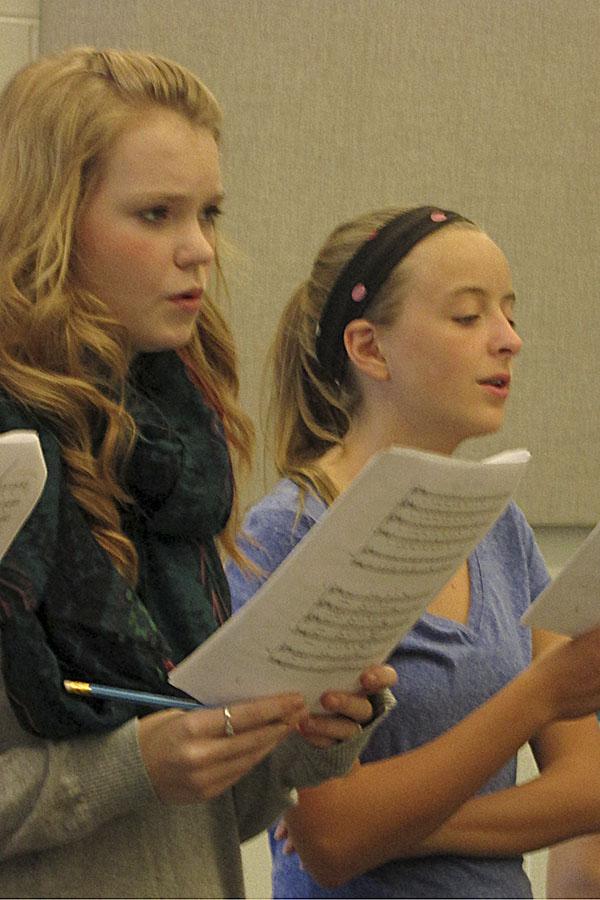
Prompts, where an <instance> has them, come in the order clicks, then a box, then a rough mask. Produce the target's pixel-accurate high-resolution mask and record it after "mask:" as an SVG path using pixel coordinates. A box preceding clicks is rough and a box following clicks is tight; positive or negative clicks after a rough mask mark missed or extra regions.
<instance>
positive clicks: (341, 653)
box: [169, 448, 529, 711]
mask: <svg viewBox="0 0 600 900" xmlns="http://www.w3.org/2000/svg"><path fill="white" fill-rule="evenodd" d="M528 460H529V453H528V452H527V451H526V450H516V451H513V452H512V454H501V458H500V459H498V458H496V457H492V458H490V459H488V460H484V461H483V462H472V461H468V460H459V459H453V458H450V457H444V456H438V455H434V454H426V453H421V452H419V451H416V450H405V449H401V448H392V449H391V450H389V451H386V452H384V453H381V454H378V455H377V456H376V457H375V458H374V459H372V460H371V461H370V463H369V464H368V465H367V466H366V467H365V468H364V469H363V471H362V472H361V474H360V475H359V476H358V478H356V479H355V480H354V482H353V483H352V484H351V485H350V487H349V488H348V489H347V490H346V491H345V492H344V493H343V494H342V495H341V496H340V497H339V498H338V499H337V500H336V501H335V503H333V504H332V505H331V506H330V507H329V508H328V509H327V510H326V512H325V513H324V514H323V516H322V517H321V519H320V520H319V521H318V522H317V523H316V525H314V527H313V528H311V530H310V532H309V533H308V534H307V535H306V537H304V538H303V539H302V541H300V542H299V544H297V546H296V547H295V548H294V550H293V551H292V552H291V553H290V555H289V556H288V557H287V558H286V559H285V560H284V562H283V563H282V564H281V566H279V568H278V569H276V571H275V572H273V574H272V575H271V576H270V578H269V579H268V580H267V581H266V582H265V584H264V585H263V586H262V587H261V588H260V589H259V590H258V591H257V593H256V594H255V595H254V597H253V598H252V599H251V600H250V601H249V602H248V604H247V605H246V606H244V607H243V609H242V610H241V611H240V612H239V613H238V614H236V615H235V616H234V617H233V618H232V619H230V620H229V621H228V622H226V623H225V625H223V626H222V627H221V628H220V629H219V630H218V631H217V632H216V633H215V634H213V635H211V637H210V638H209V639H208V640H207V641H206V642H205V643H204V644H203V645H202V646H201V647H199V648H198V649H197V650H195V651H194V652H193V653H192V654H191V655H190V656H188V657H187V659H185V660H184V661H183V662H182V663H181V664H180V665H179V666H177V667H176V668H175V669H174V670H173V671H172V672H171V674H170V676H169V679H170V681H171V682H172V683H173V684H174V685H175V686H176V687H178V688H180V689H182V690H184V691H186V692H187V693H188V694H191V696H193V697H195V698H196V699H198V700H200V701H201V702H203V703H206V704H211V705H212V704H215V705H218V704H223V703H229V702H233V701H236V700H243V699H250V698H255V697H259V696H264V695H266V694H273V693H278V692H280V691H300V692H302V693H303V694H304V695H305V697H306V700H307V703H308V704H309V706H310V707H311V708H312V709H313V710H315V711H316V710H318V709H319V708H320V707H319V703H318V698H319V696H320V695H321V694H322V692H323V691H324V690H327V689H339V690H355V689H356V687H357V685H358V676H359V675H360V673H361V672H362V671H363V669H365V668H366V667H367V666H368V665H370V664H371V663H375V662H381V661H382V660H384V659H385V658H386V657H387V656H388V655H389V653H390V652H391V650H392V649H393V648H394V647H395V646H396V644H397V643H398V642H399V641H400V639H401V638H402V637H403V636H404V635H405V634H406V632H407V631H408V630H409V629H410V628H411V627H412V626H413V625H414V623H415V622H416V620H417V619H418V618H419V617H420V616H421V614H422V613H423V612H424V610H425V608H426V607H427V605H428V604H429V603H430V601H431V600H432V599H433V598H434V597H435V595H436V594H437V593H438V592H439V591H440V589H441V588H442V587H443V586H444V584H446V582H447V581H448V580H449V579H450V578H451V577H452V575H453V574H454V573H455V571H456V569H457V568H458V566H459V565H460V564H461V563H462V562H463V561H464V559H465V558H466V557H467V556H468V554H469V553H470V552H471V550H472V549H473V548H474V547H475V546H476V544H477V543H478V542H479V541H480V540H481V538H482V537H483V536H484V535H485V534H486V533H487V532H488V531H489V529H490V527H491V526H492V525H493V523H494V522H495V520H496V519H497V517H498V516H499V515H500V514H501V512H502V511H503V510H504V508H505V507H506V505H507V503H508V501H509V499H510V495H511V494H512V493H513V491H514V490H515V488H516V486H517V484H518V482H519V480H520V478H521V476H522V474H523V472H524V470H525V467H526V464H527V462H528ZM489 463H493V464H492V465H490V464H489ZM321 711H322V710H321Z"/></svg>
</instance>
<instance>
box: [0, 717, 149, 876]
mask: <svg viewBox="0 0 600 900" xmlns="http://www.w3.org/2000/svg"><path fill="white" fill-rule="evenodd" d="M0 795H1V797H2V801H1V807H0V809H1V815H0V821H1V827H0V858H2V859H4V858H8V857H10V856H16V855H19V854H21V853H29V852H35V851H37V850H43V849H47V848H49V847H53V846H57V845H60V844H65V843H69V842H70V841H74V840H79V839H81V838H84V837H86V836H87V835H90V834H91V833H93V831H94V830H95V829H96V828H98V827H99V826H100V825H102V824H103V823H105V822H107V821H110V820H112V819H114V818H116V817H118V816H121V815H123V814H125V813H127V812H130V811H131V810H132V809H135V808H139V806H140V805H142V804H143V803H144V802H156V801H155V798H154V794H153V791H152V787H151V785H150V782H149V781H148V778H147V776H146V774H145V770H144V768H143V763H142V761H141V759H140V758H139V754H138V753H137V738H136V723H135V722H134V721H132V722H131V723H127V725H124V726H122V728H120V729H118V730H117V731H115V732H110V733H109V734H107V735H104V736H102V737H92V738H77V739H73V740H70V741H57V742H52V741H39V742H31V743H29V744H27V745H23V746H19V747H15V748H14V749H11V750H7V751H5V752H4V753H2V755H1V757H0Z"/></svg>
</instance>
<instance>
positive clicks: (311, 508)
mask: <svg viewBox="0 0 600 900" xmlns="http://www.w3.org/2000/svg"><path fill="white" fill-rule="evenodd" d="M325 508H326V507H325V503H324V502H323V501H322V500H320V499H319V498H318V497H316V496H315V495H314V494H311V493H306V494H303V493H301V491H300V488H299V487H298V485H297V484H295V483H294V482H293V481H291V480H290V479H289V478H283V479H282V480H281V481H279V482H278V483H277V484H276V485H275V487H274V488H273V490H272V491H271V492H270V493H269V494H266V495H265V496H264V497H263V498H262V499H261V500H259V501H258V503H255V504H254V506H252V507H251V509H250V510H249V512H248V514H247V516H246V518H245V520H244V529H243V530H244V532H246V533H247V534H251V535H256V534H258V533H260V532H266V531H269V532H270V531H272V530H273V528H274V527H275V528H278V527H282V528H283V529H284V531H290V535H291V533H292V531H293V533H294V534H296V533H298V534H300V537H302V536H303V535H304V534H305V533H306V532H307V531H308V530H309V529H310V528H311V527H312V526H313V525H314V524H315V522H316V521H317V520H318V519H319V518H320V517H321V516H322V514H323V513H324V511H325ZM293 526H295V527H293ZM298 539H299V538H298Z"/></svg>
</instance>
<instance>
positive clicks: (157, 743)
mask: <svg viewBox="0 0 600 900" xmlns="http://www.w3.org/2000/svg"><path fill="white" fill-rule="evenodd" d="M362 680H363V685H364V687H363V690H361V691H358V692H356V693H342V692H335V693H331V694H326V695H323V706H324V709H326V710H327V711H329V712H332V713H335V715H333V716H310V715H309V712H308V709H307V707H306V705H305V702H304V698H303V697H302V695H301V694H279V695H273V696H270V697H264V698H261V699H258V700H252V701H249V702H247V703H236V704H235V705H232V706H231V707H224V708H222V707H219V708H216V709H210V708H206V707H203V706H202V705H201V704H199V703H197V701H194V700H191V699H190V700H185V699H180V698H177V697H172V696H169V695H167V694H165V695H161V694H151V693H146V692H139V691H129V690H123V689H122V688H116V687H111V686H107V685H94V684H91V683H89V682H75V681H65V682H64V687H65V690H67V691H69V693H74V694H79V695H81V696H86V695H87V696H96V697H99V698H100V697H104V698H107V699H112V700H120V701H122V702H125V703H132V702H133V703H136V704H138V705H139V704H140V703H147V704H148V706H149V707H150V706H154V707H157V706H168V707H171V708H169V709H164V710H161V711H160V712H155V713H150V714H149V715H147V716H143V717H141V718H140V719H139V721H138V735H139V744H140V752H141V756H142V759H143V762H144V764H145V766H146V769H147V771H148V776H149V778H150V780H151V782H152V785H153V787H154V790H155V792H156V794H157V796H158V797H159V799H160V800H162V801H163V802H164V803H195V802H199V801H200V802H201V801H204V800H209V799H211V798H213V797H217V796H219V794H221V793H223V791H225V790H227V788H229V787H231V786H232V785H234V784H235V783H236V782H237V781H239V780H240V778H242V777H243V776H244V775H245V774H247V773H248V772H249V771H250V770H251V769H252V768H253V767H254V766H255V765H257V764H258V763H259V762H260V761H261V760H262V759H263V758H264V757H265V756H267V755H268V754H269V753H271V752H272V751H273V750H274V749H275V747H276V746H277V745H278V744H279V743H281V741H283V740H285V738H286V737H287V736H288V735H289V734H290V733H291V732H292V731H294V730H300V732H301V733H302V735H303V737H305V739H306V740H308V741H309V742H310V743H312V744H314V745H316V746H320V747H322V746H327V745H329V744H331V743H332V742H334V741H339V740H346V739H348V738H350V737H352V736H353V735H356V730H357V726H358V727H359V728H360V727H361V723H366V722H368V721H370V719H371V718H372V715H373V709H372V706H371V703H370V701H369V699H368V697H367V694H368V693H377V692H378V691H380V690H382V689H383V688H386V687H390V686H391V685H392V684H393V683H394V682H395V680H396V675H395V672H394V671H393V669H390V667H389V666H373V667H372V668H371V669H369V670H367V671H366V672H365V673H363V679H362Z"/></svg>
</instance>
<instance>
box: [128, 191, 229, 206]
mask: <svg viewBox="0 0 600 900" xmlns="http://www.w3.org/2000/svg"><path fill="white" fill-rule="evenodd" d="M188 196H189V195H188V194H186V193H183V192H181V193H168V192H165V193H161V192H160V191H142V192H140V193H139V194H132V195H131V198H130V199H131V202H132V203H136V204H142V205H143V204H144V203H177V202H179V201H181V200H187V199H188ZM224 199H225V194H224V192H223V191H219V192H218V193H216V194H211V195H210V196H208V197H207V198H206V200H205V201H204V203H222V202H223V200H224Z"/></svg>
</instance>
